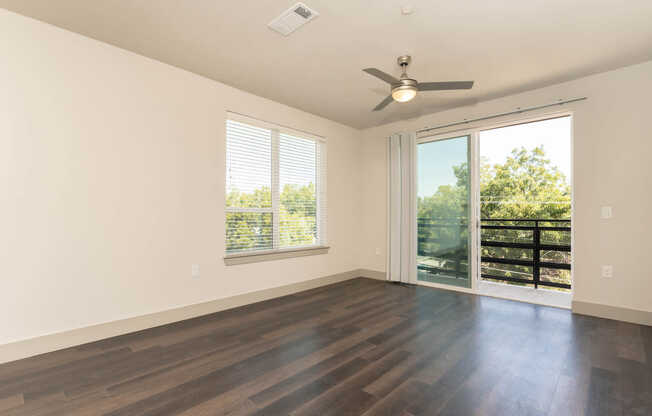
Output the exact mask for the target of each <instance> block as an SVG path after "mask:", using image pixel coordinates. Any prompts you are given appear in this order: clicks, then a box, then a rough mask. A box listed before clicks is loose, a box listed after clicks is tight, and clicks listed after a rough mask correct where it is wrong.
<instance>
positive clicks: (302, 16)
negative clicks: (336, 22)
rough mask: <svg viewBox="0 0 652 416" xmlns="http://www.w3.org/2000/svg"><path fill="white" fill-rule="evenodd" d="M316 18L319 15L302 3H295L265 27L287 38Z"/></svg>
mask: <svg viewBox="0 0 652 416" xmlns="http://www.w3.org/2000/svg"><path fill="white" fill-rule="evenodd" d="M317 16H319V13H317V12H316V11H314V10H313V9H311V8H310V7H308V6H306V5H305V4H303V3H297V4H295V5H294V6H292V7H290V8H289V9H287V10H286V11H284V12H283V13H281V15H280V16H279V17H277V18H276V19H274V20H272V21H271V22H269V24H268V25H267V26H268V27H269V28H270V29H272V30H274V31H276V32H278V33H280V34H281V35H283V36H287V35H289V34H290V33H292V32H294V31H295V30H297V29H298V28H300V27H301V26H303V25H305V24H306V23H308V22H309V21H311V20H312V19H314V18H315V17H317Z"/></svg>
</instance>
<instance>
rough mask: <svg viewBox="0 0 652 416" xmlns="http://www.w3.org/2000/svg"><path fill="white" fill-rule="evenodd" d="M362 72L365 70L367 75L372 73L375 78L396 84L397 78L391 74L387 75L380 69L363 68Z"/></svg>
mask: <svg viewBox="0 0 652 416" xmlns="http://www.w3.org/2000/svg"><path fill="white" fill-rule="evenodd" d="M363 71H364V72H366V73H367V74H369V75H373V76H375V77H376V78H380V79H382V80H383V81H385V82H387V83H389V84H398V79H396V78H394V77H393V76H391V75H389V74H388V73H386V72H383V71H381V70H380V69H377V68H365V69H363Z"/></svg>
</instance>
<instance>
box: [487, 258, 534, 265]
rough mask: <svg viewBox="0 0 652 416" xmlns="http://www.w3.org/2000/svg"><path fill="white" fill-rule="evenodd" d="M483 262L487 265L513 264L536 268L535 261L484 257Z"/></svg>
mask: <svg viewBox="0 0 652 416" xmlns="http://www.w3.org/2000/svg"><path fill="white" fill-rule="evenodd" d="M482 261H483V262H485V263H498V264H513V265H516V266H528V267H533V266H534V261H533V260H518V259H504V258H500V257H488V256H482Z"/></svg>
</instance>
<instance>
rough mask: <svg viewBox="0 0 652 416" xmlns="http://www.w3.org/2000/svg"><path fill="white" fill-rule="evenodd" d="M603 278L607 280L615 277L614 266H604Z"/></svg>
mask: <svg viewBox="0 0 652 416" xmlns="http://www.w3.org/2000/svg"><path fill="white" fill-rule="evenodd" d="M602 277H604V278H607V279H610V278H612V277H614V266H611V265H605V266H602Z"/></svg>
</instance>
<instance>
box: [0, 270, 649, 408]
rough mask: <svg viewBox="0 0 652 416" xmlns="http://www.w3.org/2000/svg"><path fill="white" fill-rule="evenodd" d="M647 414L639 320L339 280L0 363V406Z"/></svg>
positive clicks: (644, 334) (643, 330) (645, 345)
mask: <svg viewBox="0 0 652 416" xmlns="http://www.w3.org/2000/svg"><path fill="white" fill-rule="evenodd" d="M254 414H257V415H265V416H274V415H287V414H292V415H297V416H306V415H320V416H321V415H338V416H340V415H359V414H365V415H366V416H373V415H392V416H419V415H453V414H455V415H482V416H491V415H496V416H498V415H500V416H509V415H517V416H525V415H533V416H543V415H548V416H553V415H554V416H557V415H564V416H566V415H569V416H575V415H612V414H613V415H652V327H649V326H640V325H635V324H629V323H623V322H617V321H610V320H606V319H600V318H592V317H587V316H580V315H573V314H571V313H570V312H569V311H564V310H560V309H556V308H547V307H543V306H537V305H531V304H524V303H518V302H511V301H506V300H502V299H494V298H485V297H479V296H473V295H467V294H462V293H456V292H450V291H444V290H439V289H431V288H425V287H406V286H401V285H394V284H389V283H385V282H381V281H374V280H369V279H352V280H349V281H346V282H341V283H336V284H332V285H328V286H324V287H320V288H315V289H311V290H308V291H305V292H301V293H296V294H293V295H289V296H284V297H281V298H277V299H272V300H269V301H265V302H259V303H255V304H251V305H246V306H243V307H239V308H235V309H231V310H227V311H223V312H219V313H215V314H210V315H206V316H201V317H198V318H194V319H189V320H185V321H181V322H176V323H173V324H170V325H164V326H160V327H156V328H151V329H148V330H143V331H138V332H135V333H131V334H126V335H122V336H119V337H114V338H110V339H106V340H101V341H97V342H93V343H89V344H85V345H81V346H78V347H74V348H68V349H65V350H62V351H57V352H53V353H48V354H44V355H41V356H37V357H32V358H28V359H25V360H20V361H16V362H12V363H7V364H3V365H0V415H2V416H24V415H29V416H59V415H65V416H69V415H72V416H79V415H84V416H86V415H88V416H96V415H113V416H119V415H140V416H142V415H164V416H167V415H182V416H202V415H212V416H213V415H231V416H244V415H254Z"/></svg>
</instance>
